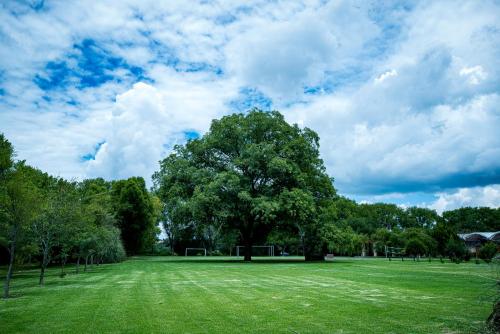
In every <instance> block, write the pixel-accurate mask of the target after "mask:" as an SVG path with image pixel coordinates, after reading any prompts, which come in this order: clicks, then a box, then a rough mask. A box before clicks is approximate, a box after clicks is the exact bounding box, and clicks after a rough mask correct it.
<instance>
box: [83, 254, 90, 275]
mask: <svg viewBox="0 0 500 334" xmlns="http://www.w3.org/2000/svg"><path fill="white" fill-rule="evenodd" d="M88 263H89V255H87V256H85V268H83V271H85V272H86V271H87V264H88Z"/></svg>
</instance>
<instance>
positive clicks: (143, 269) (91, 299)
mask: <svg viewBox="0 0 500 334" xmlns="http://www.w3.org/2000/svg"><path fill="white" fill-rule="evenodd" d="M0 273H1V274H2V275H4V274H5V268H2V270H1V271H0ZM57 274H58V269H57V268H53V269H51V270H50V271H49V276H48V277H47V284H46V286H45V287H43V288H40V287H38V286H37V275H38V271H37V270H36V269H33V270H24V271H17V272H16V274H15V277H14V280H13V285H12V293H13V295H14V298H12V299H9V300H0V332H1V333H56V332H67V333H85V332H87V333H155V332H156V333H480V332H481V329H482V326H483V323H484V319H485V318H486V317H487V316H488V314H489V312H490V310H491V305H492V304H491V303H492V297H491V292H492V287H493V284H494V278H495V277H496V272H495V271H494V270H493V269H492V267H491V266H489V265H486V264H481V265H476V264H474V263H465V264H464V263H462V264H459V265H457V264H453V263H444V264H442V263H440V262H439V261H434V262H432V263H428V262H413V261H405V262H401V261H393V262H389V261H386V260H384V259H347V258H345V259H336V260H335V261H334V262H327V263H304V262H301V261H299V260H297V259H293V258H289V259H286V260H282V259H280V261H276V260H270V259H268V260H260V261H255V262H253V263H243V262H240V261H236V260H234V259H229V258H181V257H140V258H132V259H130V260H128V261H126V262H124V263H120V264H109V265H101V266H99V267H94V268H93V269H92V271H90V272H86V273H81V274H79V275H75V274H72V273H71V274H69V275H68V276H66V277H65V278H59V277H58V275H57Z"/></svg>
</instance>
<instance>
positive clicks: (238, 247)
mask: <svg viewBox="0 0 500 334" xmlns="http://www.w3.org/2000/svg"><path fill="white" fill-rule="evenodd" d="M235 247H236V256H240V248H245V246H235ZM252 248H268V249H269V255H268V256H274V245H271V246H265V245H262V246H252ZM252 256H254V255H252ZM255 256H258V255H255Z"/></svg>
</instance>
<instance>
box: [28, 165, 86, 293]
mask: <svg viewBox="0 0 500 334" xmlns="http://www.w3.org/2000/svg"><path fill="white" fill-rule="evenodd" d="M39 178H45V179H46V182H47V186H46V188H44V189H43V195H44V202H43V210H42V214H40V215H39V216H37V218H36V219H35V220H34V223H33V224H32V233H33V235H34V237H35V238H36V240H37V241H38V244H39V249H40V252H41V254H40V256H41V263H40V278H39V284H40V285H44V282H45V271H46V269H47V266H48V265H49V264H50V262H51V260H52V258H53V255H54V254H53V251H54V248H55V247H58V248H59V250H60V253H59V257H60V260H61V262H62V268H61V269H62V271H64V264H65V263H66V260H67V257H68V256H69V255H70V251H71V249H72V248H73V247H74V245H75V243H76V241H75V240H74V237H75V226H76V224H78V223H79V219H80V215H79V213H80V211H79V207H78V205H79V202H78V197H77V195H76V187H75V184H73V183H70V182H67V181H65V180H63V179H57V178H53V177H50V176H48V175H40V176H39Z"/></svg>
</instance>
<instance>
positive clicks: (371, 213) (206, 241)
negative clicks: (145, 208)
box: [153, 109, 500, 261]
mask: <svg viewBox="0 0 500 334" xmlns="http://www.w3.org/2000/svg"><path fill="white" fill-rule="evenodd" d="M153 182H154V190H155V193H156V194H157V195H158V197H159V198H160V199H161V200H162V203H163V206H164V210H163V212H162V222H163V227H164V230H165V232H166V235H167V240H166V243H167V246H168V247H169V249H168V251H167V250H165V254H168V253H174V252H175V253H181V254H182V253H183V252H184V249H185V248H186V247H204V248H206V249H207V250H208V252H209V253H211V254H230V253H232V251H233V250H234V247H235V246H236V245H241V246H244V249H243V250H244V256H245V260H247V261H249V260H251V256H252V246H254V245H275V246H278V247H279V250H278V252H275V253H276V254H279V253H290V254H300V255H304V256H305V258H306V260H315V259H321V258H323V255H324V254H326V253H336V254H341V255H360V254H365V255H380V254H384V253H385V252H386V249H387V247H391V252H392V253H398V254H399V253H403V254H406V255H413V256H420V255H432V256H436V255H440V256H450V257H452V258H454V259H457V258H464V257H467V256H468V252H466V250H465V246H464V243H463V242H462V241H460V240H458V236H457V233H466V232H472V231H499V230H500V212H499V209H491V208H462V209H457V210H453V211H448V212H444V213H443V214H442V215H438V214H437V213H436V212H435V211H433V210H429V209H425V208H418V207H412V208H408V209H402V208H400V207H398V206H396V205H393V204H384V203H379V204H357V203H355V202H354V201H351V200H348V199H346V198H343V197H341V196H338V195H337V194H336V190H335V188H334V187H333V180H332V179H330V177H329V176H328V175H327V174H326V169H325V167H324V165H323V161H322V160H321V158H320V157H319V137H318V135H317V134H316V133H315V132H314V131H312V130H311V129H308V128H304V129H301V128H299V127H298V126H297V125H290V124H288V123H287V122H286V121H285V119H284V117H283V115H281V114H280V113H279V112H277V111H272V112H263V111H260V110H257V109H254V110H252V111H250V112H248V113H246V114H233V115H229V116H225V117H223V118H222V119H220V120H214V121H213V122H212V125H211V127H210V130H209V131H208V132H207V133H206V134H205V135H204V136H203V137H201V138H198V139H195V140H191V141H188V143H186V144H185V145H178V146H176V147H175V149H174V152H173V153H172V154H170V155H169V156H168V157H166V158H165V159H164V160H163V161H161V162H160V170H159V171H157V172H156V173H155V174H154V175H153ZM396 251H397V252H396ZM253 254H254V255H255V254H256V251H253Z"/></svg>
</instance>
